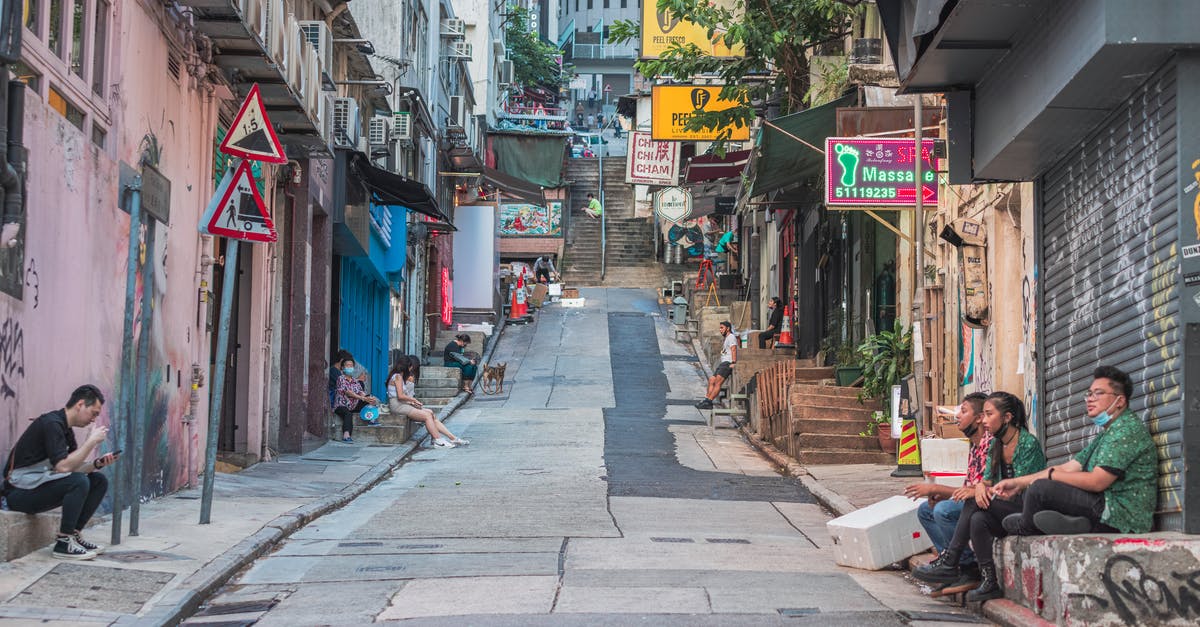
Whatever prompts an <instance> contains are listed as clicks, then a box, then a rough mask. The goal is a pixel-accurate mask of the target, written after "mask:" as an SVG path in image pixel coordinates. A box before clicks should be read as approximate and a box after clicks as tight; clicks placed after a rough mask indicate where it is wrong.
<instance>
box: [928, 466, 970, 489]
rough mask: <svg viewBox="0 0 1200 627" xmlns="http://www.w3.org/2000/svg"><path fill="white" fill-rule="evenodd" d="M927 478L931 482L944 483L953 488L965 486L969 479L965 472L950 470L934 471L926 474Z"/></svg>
mask: <svg viewBox="0 0 1200 627" xmlns="http://www.w3.org/2000/svg"><path fill="white" fill-rule="evenodd" d="M925 478H926V479H927V480H929V482H930V483H936V484H938V485H944V486H947V487H951V488H961V487H963V482H964V481H966V480H967V473H965V472H948V471H944V470H942V471H933V472H928V473H926V474H925Z"/></svg>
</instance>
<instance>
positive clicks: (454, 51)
mask: <svg viewBox="0 0 1200 627" xmlns="http://www.w3.org/2000/svg"><path fill="white" fill-rule="evenodd" d="M471 53H472V50H471V44H469V43H467V42H465V41H456V42H454V45H452V46H450V56H451V57H454V58H455V59H470V58H471V57H472V56H474V55H473V54H471Z"/></svg>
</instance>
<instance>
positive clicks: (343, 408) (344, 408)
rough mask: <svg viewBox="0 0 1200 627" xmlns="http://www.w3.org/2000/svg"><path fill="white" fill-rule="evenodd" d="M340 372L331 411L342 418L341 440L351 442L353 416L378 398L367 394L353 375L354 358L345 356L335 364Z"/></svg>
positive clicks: (377, 401) (376, 403)
mask: <svg viewBox="0 0 1200 627" xmlns="http://www.w3.org/2000/svg"><path fill="white" fill-rule="evenodd" d="M337 367H338V370H340V371H341V374H340V375H338V380H337V391H336V392H335V393H334V395H333V413H335V414H337V416H338V418H341V419H342V441H343V442H347V443H349V442H353V441H354V440H353V439H352V438H351V437H350V434H351V432H352V431H353V430H354V416H355V414H357V413H358V412H360V411H362V409H363V408H364V407H366V406H367V405H378V404H379V399H378V398H375V397H374V396H371V395H370V394H367V393H366V391H365V390H364V389H363V382H362V381H361V380H359V379H357V378H355V375H356V374H358V373H357V371H356V370H355V368H354V359H352V358H348V357H347V358H345V359H342V361H340V362H338V364H337Z"/></svg>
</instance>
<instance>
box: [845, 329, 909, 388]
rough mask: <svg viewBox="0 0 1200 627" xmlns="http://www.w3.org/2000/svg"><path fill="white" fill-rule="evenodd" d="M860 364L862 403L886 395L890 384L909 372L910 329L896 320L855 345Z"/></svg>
mask: <svg viewBox="0 0 1200 627" xmlns="http://www.w3.org/2000/svg"><path fill="white" fill-rule="evenodd" d="M858 357H859V362H860V363H861V364H862V366H863V387H862V392H859V394H858V400H859V401H860V402H861V401H863V400H865V399H868V398H887V397H888V396H889V395H890V394H891V390H892V386H893V385H896V384H897V383H900V380H901V379H903V378H904V377H906V376H908V375H909V374H911V373H912V330H911V329H908V328H906V327H905V325H904V324H903V323H901V322H900V321H899V320H897V321H896V325H895V327H894V328H893V329H892V330H891V331H880V332H879V333H876V334H875V335H872V336H871V337H868V338H867V339H866V340H865V341H864V342H863V343H862V344H859V346H858Z"/></svg>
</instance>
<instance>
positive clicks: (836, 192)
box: [825, 137, 938, 207]
mask: <svg viewBox="0 0 1200 627" xmlns="http://www.w3.org/2000/svg"><path fill="white" fill-rule="evenodd" d="M915 143H916V142H915V140H912V139H871V138H864V137H830V138H828V139H826V140H825V204H826V205H831V206H850V207H856V206H879V205H893V206H912V205H915V204H916V203H917V201H916V187H917V186H916V185H914V184H913V180H914V177H915V172H914V171H913V166H914V165H916V164H915V157H916V145H915ZM933 146H934V140H932V139H927V140H923V141H922V142H921V162H922V165H921V179H922V185H921V197H922V201H923V202H924V203H926V204H931V205H932V204H937V201H938V185H937V172H936V169H937V168H936V164H935V162H934V158H933V150H934V148H933Z"/></svg>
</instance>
